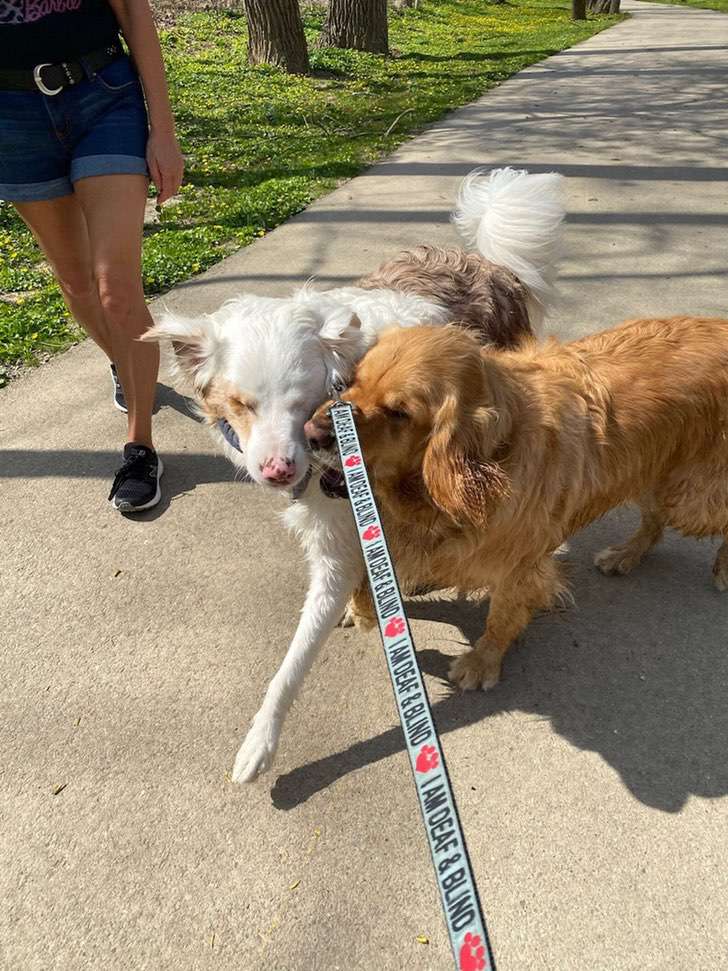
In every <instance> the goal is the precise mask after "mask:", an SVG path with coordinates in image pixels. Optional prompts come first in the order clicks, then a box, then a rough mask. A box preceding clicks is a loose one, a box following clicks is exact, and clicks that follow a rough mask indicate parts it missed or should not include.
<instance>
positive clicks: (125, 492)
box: [109, 442, 164, 512]
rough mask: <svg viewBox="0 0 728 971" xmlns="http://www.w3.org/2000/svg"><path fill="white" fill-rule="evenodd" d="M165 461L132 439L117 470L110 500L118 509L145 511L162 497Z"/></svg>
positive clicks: (122, 510) (151, 449)
mask: <svg viewBox="0 0 728 971" xmlns="http://www.w3.org/2000/svg"><path fill="white" fill-rule="evenodd" d="M162 472H164V467H163V465H162V460H161V459H160V458H159V456H158V455H157V453H156V452H155V451H154V449H153V448H147V447H146V445H137V444H135V443H134V442H129V443H127V444H126V445H125V446H124V464H123V465H122V467H121V468H120V469H119V471H118V472H117V473H116V476H115V477H114V482H113V484H112V486H111V492H110V493H109V502H110V503H111V505H112V506H113V507H114V509H118V510H119V512H142V511H143V510H144V509H151V508H152V507H153V506H156V505H157V503H158V502H159V500H160V499H161V498H162V490H161V489H160V487H159V480H160V479H161V477H162Z"/></svg>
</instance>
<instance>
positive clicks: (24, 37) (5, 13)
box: [0, 0, 119, 70]
mask: <svg viewBox="0 0 728 971" xmlns="http://www.w3.org/2000/svg"><path fill="white" fill-rule="evenodd" d="M118 37H119V24H118V23H117V20H116V16H115V14H114V11H113V10H112V9H111V7H110V6H109V4H108V2H107V0H0V70H2V69H3V68H13V69H16V68H17V69H23V68H32V67H35V65H36V64H59V63H60V62H61V61H74V60H77V59H78V58H79V57H81V56H82V55H83V54H90V53H91V51H95V50H98V49H99V48H100V47H106V46H107V45H109V44H112V43H113V42H114V41H116V40H118Z"/></svg>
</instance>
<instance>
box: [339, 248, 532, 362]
mask: <svg viewBox="0 0 728 971" xmlns="http://www.w3.org/2000/svg"><path fill="white" fill-rule="evenodd" d="M358 286H360V287H363V288H364V289H365V290H375V289H380V288H384V289H391V290H401V291H402V292H403V293H410V294H414V295H416V296H419V297H425V298H427V299H428V300H433V301H436V302H438V303H442V304H444V305H445V306H446V307H447V308H448V310H449V311H450V314H451V316H450V319H451V320H453V321H458V322H459V323H461V324H462V325H463V326H465V327H467V328H468V329H469V330H473V331H476V332H477V333H478V335H479V339H480V342H481V343H483V344H494V345H495V346H496V347H504V348H510V347H517V346H518V345H519V344H520V343H521V341H522V340H523V339H524V338H526V337H532V336H533V331H532V329H531V324H530V322H529V316H528V306H527V303H528V292H527V290H526V288H525V287H524V286H523V284H522V283H521V281H520V280H519V279H518V277H517V276H515V274H513V273H511V271H510V270H507V269H505V267H502V266H498V265H497V264H496V263H491V262H490V261H489V260H486V259H485V258H484V257H482V256H480V255H478V254H477V253H466V252H464V251H463V250H460V249H440V248H439V247H436V246H417V247H415V249H412V250H407V251H406V252H404V253H401V254H400V255H399V256H397V257H396V258H395V259H393V260H389V261H388V262H387V263H383V264H382V266H380V267H379V269H378V270H375V271H374V273H371V274H370V275H369V276H366V277H364V279H362V280H359V283H358Z"/></svg>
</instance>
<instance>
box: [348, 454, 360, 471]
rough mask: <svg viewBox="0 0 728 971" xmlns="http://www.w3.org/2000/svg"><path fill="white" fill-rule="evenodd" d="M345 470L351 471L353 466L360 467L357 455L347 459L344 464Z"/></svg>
mask: <svg viewBox="0 0 728 971" xmlns="http://www.w3.org/2000/svg"><path fill="white" fill-rule="evenodd" d="M344 465H345V466H346V467H347V469H353V468H354V466H355V465H361V459H360V458H359V456H358V455H350V456H349V458H348V459H347V460H346V462H344Z"/></svg>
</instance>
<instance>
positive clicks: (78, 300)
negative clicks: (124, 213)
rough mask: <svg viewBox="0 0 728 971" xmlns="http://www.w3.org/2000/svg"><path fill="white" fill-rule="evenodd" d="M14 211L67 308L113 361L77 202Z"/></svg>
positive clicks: (69, 200) (71, 198) (19, 206)
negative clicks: (39, 251) (40, 256)
mask: <svg viewBox="0 0 728 971" xmlns="http://www.w3.org/2000/svg"><path fill="white" fill-rule="evenodd" d="M15 208H16V209H17V210H18V213H19V214H20V216H21V218H22V219H23V221H24V222H25V224H26V225H27V226H28V228H29V229H30V230H31V232H32V233H33V235H34V236H35V238H36V240H37V242H38V245H39V246H40V248H41V250H42V251H43V253H44V255H45V257H46V259H47V260H48V263H49V264H50V266H51V269H52V270H53V272H54V274H55V277H56V279H57V280H58V283H59V285H60V287H61V291H62V293H63V299H64V300H65V303H66V306H67V307H68V309H69V310H70V311H71V313H72V314H73V316H74V318H75V319H76V320H77V321H78V323H79V324H80V325H81V327H83V329H84V330H85V331H86V333H87V334H88V335H89V336H90V337H92V338H93V340H94V341H95V342H96V343H97V344H98V346H99V347H100V348H101V350H102V351H103V352H104V354H106V356H107V357H108V358H109V360H113V351H112V346H111V338H110V336H109V331H108V328H107V326H106V320H105V318H104V311H103V308H102V306H101V301H100V300H99V292H98V287H97V286H96V279H95V277H94V269H93V264H92V261H91V248H90V245H89V238H88V230H87V228H86V219H85V217H84V214H83V210H82V209H81V206H80V205H79V202H78V199H77V198H76V196H75V195H68V196H62V197H61V198H59V199H49V200H47V201H45V202H19V203H15Z"/></svg>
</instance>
